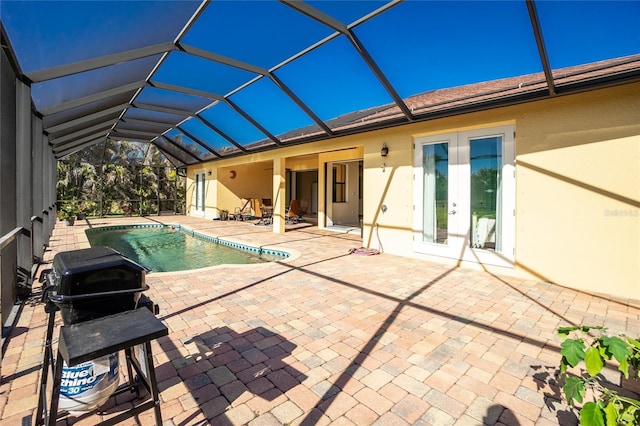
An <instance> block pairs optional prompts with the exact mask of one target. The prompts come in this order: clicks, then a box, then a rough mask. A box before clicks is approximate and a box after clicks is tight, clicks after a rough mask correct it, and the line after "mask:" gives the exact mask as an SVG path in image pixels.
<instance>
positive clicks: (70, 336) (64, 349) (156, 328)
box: [36, 308, 169, 426]
mask: <svg viewBox="0 0 640 426" xmlns="http://www.w3.org/2000/svg"><path fill="white" fill-rule="evenodd" d="M168 333H169V331H168V329H167V327H166V326H165V325H164V324H162V322H161V321H160V320H159V319H158V318H156V316H155V315H154V314H153V313H152V312H151V311H150V310H149V309H146V308H139V309H134V310H130V311H125V312H121V313H118V314H114V315H109V316H106V317H102V318H98V319H94V320H91V321H86V322H81V323H78V324H72V325H67V326H62V327H61V328H60V338H59V342H58V354H57V358H56V362H55V371H54V375H53V394H52V396H51V406H50V409H49V415H48V416H47V415H46V412H44V411H45V410H44V405H45V404H44V400H43V396H42V395H41V397H40V398H39V400H38V411H37V418H36V425H43V424H45V421H46V420H45V418H44V417H48V421H47V424H48V425H51V426H53V425H55V424H56V420H57V416H58V400H59V397H60V380H61V378H62V366H63V361H64V362H66V364H67V366H69V367H73V366H75V365H78V364H81V363H83V362H87V361H91V360H94V359H96V358H100V357H103V356H106V355H109V354H112V353H115V352H118V351H121V350H124V351H125V353H126V358H127V372H128V375H129V384H128V385H127V386H126V387H125V388H124V389H121V390H120V389H119V390H116V392H115V393H114V395H115V394H117V393H119V392H120V391H126V390H132V389H133V388H134V378H133V372H132V368H133V369H134V370H135V371H136V373H137V374H138V379H139V380H140V382H141V384H142V385H144V387H145V388H146V389H147V391H148V392H149V393H150V395H151V400H149V401H145V402H143V403H141V404H139V405H134V406H133V407H132V408H130V409H128V410H126V411H124V412H122V413H120V414H118V415H117V416H114V417H112V418H110V419H107V420H105V421H103V422H101V423H97V424H99V425H114V424H117V423H120V422H121V421H123V420H124V419H127V418H130V417H133V416H135V415H137V414H139V413H141V412H143V411H146V410H149V409H151V408H153V409H154V410H155V419H156V425H157V426H161V424H162V414H161V412H160V396H159V391H158V384H157V382H156V375H155V371H154V366H153V356H152V354H151V343H150V342H151V341H152V340H155V339H157V338H159V337H162V336H166V335H167V334H168ZM137 345H142V347H143V349H144V351H143V352H144V358H145V359H144V362H143V364H144V368H143V367H141V362H140V361H138V360H137V358H136V357H135V356H134V354H133V353H132V348H133V347H134V346H137ZM47 364H48V363H47ZM45 368H46V367H45ZM47 375H48V371H44V370H43V372H42V376H43V378H42V380H41V389H40V392H43V393H44V392H46V376H47ZM43 414H44V416H43Z"/></svg>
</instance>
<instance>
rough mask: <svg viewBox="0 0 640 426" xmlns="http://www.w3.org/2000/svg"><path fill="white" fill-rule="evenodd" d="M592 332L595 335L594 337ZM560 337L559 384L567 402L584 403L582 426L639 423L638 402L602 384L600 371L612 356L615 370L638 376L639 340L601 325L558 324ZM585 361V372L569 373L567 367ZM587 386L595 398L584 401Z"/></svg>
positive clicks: (639, 361) (581, 411) (634, 376)
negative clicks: (613, 332) (616, 363)
mask: <svg viewBox="0 0 640 426" xmlns="http://www.w3.org/2000/svg"><path fill="white" fill-rule="evenodd" d="M594 334H595V336H594ZM558 335H559V336H560V337H561V338H562V344H561V347H562V349H561V351H560V354H561V355H562V360H561V361H560V378H565V384H564V386H563V387H562V390H563V392H564V395H565V397H566V398H567V401H568V402H569V404H571V405H573V404H574V403H575V402H577V403H578V404H583V405H582V409H581V410H580V424H582V425H583V426H617V425H638V423H639V422H640V401H638V400H635V399H633V398H627V397H623V396H620V395H619V394H618V392H616V391H615V390H613V389H610V388H608V387H605V386H604V385H603V383H602V382H603V380H604V378H603V377H602V376H601V375H600V372H601V371H602V369H603V368H604V367H605V365H606V362H607V361H610V360H613V359H615V360H616V361H617V362H618V370H620V371H621V372H622V374H624V376H625V378H627V379H628V378H629V372H630V370H631V371H632V377H633V378H634V379H638V378H639V377H640V341H639V340H640V339H632V338H630V337H627V336H625V335H619V336H609V335H607V329H606V328H604V327H590V326H578V327H559V328H558ZM582 362H583V363H584V367H585V369H586V371H585V372H584V373H583V374H581V375H580V376H570V375H568V373H567V370H568V368H569V367H576V366H578V365H579V364H580V363H582ZM587 389H591V390H593V394H594V401H589V402H586V403H583V402H584V398H585V395H586V391H587Z"/></svg>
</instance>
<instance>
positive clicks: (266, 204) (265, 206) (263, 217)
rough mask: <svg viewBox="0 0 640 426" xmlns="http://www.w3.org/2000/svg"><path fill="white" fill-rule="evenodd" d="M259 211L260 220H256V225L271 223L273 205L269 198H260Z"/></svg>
mask: <svg viewBox="0 0 640 426" xmlns="http://www.w3.org/2000/svg"><path fill="white" fill-rule="evenodd" d="M259 211H260V220H259V221H258V222H256V225H271V224H272V223H273V205H272V204H271V198H262V199H260V204H259ZM256 216H257V214H256Z"/></svg>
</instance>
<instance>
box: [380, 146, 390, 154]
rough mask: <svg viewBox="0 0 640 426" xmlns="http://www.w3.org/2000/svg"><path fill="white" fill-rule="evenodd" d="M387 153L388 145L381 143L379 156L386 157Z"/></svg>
mask: <svg viewBox="0 0 640 426" xmlns="http://www.w3.org/2000/svg"><path fill="white" fill-rule="evenodd" d="M388 153H389V147H388V146H387V144H386V143H383V144H382V149H381V150H380V156H382V157H386V156H387V154H388Z"/></svg>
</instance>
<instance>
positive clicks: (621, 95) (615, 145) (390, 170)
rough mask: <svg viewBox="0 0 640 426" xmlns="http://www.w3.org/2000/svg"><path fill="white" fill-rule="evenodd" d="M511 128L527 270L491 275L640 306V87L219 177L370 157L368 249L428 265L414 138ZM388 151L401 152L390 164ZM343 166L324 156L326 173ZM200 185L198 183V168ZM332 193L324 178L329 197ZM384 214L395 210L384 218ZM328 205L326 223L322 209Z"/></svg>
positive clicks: (404, 130) (503, 112)
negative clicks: (419, 239)
mask: <svg viewBox="0 0 640 426" xmlns="http://www.w3.org/2000/svg"><path fill="white" fill-rule="evenodd" d="M504 124H512V125H514V126H515V129H516V138H515V146H516V253H515V259H516V265H515V268H513V269H510V270H509V269H498V270H496V269H495V268H490V267H485V266H481V267H484V268H486V269H488V270H490V271H494V270H495V271H497V272H500V273H509V274H524V275H527V276H531V277H533V278H535V279H542V280H547V281H551V282H554V283H557V284H560V285H563V286H568V287H573V288H577V289H581V290H584V291H588V292H594V293H604V294H609V295H612V296H614V297H616V298H632V299H636V300H640V212H639V208H638V207H639V205H640V83H636V84H627V85H623V86H616V87H612V88H608V89H601V90H597V91H590V92H585V93H582V94H575V95H570V96H559V97H556V98H554V99H548V100H543V101H537V102H531V103H528V104H523V105H515V106H511V107H503V108H497V109H493V110H488V111H481V112H477V113H470V114H466V115H462V116H455V117H448V118H443V119H438V120H433V121H427V122H421V123H415V124H411V125H404V126H399V127H395V128H390V129H384V130H380V131H375V132H368V133H363V134H360V135H353V136H348V137H344V138H336V139H332V140H329V141H324V142H317V143H310V144H305V145H299V146H295V147H290V148H283V149H280V150H278V151H273V152H265V153H261V154H256V155H252V156H249V157H241V158H238V159H231V160H223V161H219V162H216V163H211V165H210V167H211V168H214V169H215V168H216V167H228V166H236V165H237V164H248V163H252V162H256V161H262V160H264V161H266V160H270V159H271V158H273V156H274V155H275V154H276V153H277V154H278V156H282V157H284V158H292V157H296V156H302V155H308V154H311V153H318V152H324V151H334V152H335V151H339V150H342V149H346V148H349V147H359V148H360V149H361V150H362V151H360V152H361V154H359V155H361V158H362V159H363V163H364V173H363V182H364V200H363V224H364V229H363V245H364V246H367V247H375V248H382V249H383V250H384V251H385V252H386V253H391V254H396V255H400V256H407V257H424V258H426V256H422V255H418V254H416V253H414V251H413V204H414V194H413V149H414V148H413V141H414V139H415V138H416V137H418V136H423V135H429V134H437V133H446V132H451V131H463V130H468V129H474V128H482V127H494V126H498V125H504ZM383 143H386V144H387V146H388V147H389V155H388V156H387V157H384V158H383V157H381V156H380V148H381V146H382V144H383ZM333 155H335V154H321V155H320V156H319V157H318V158H319V161H318V164H319V165H320V164H323V159H331V158H332V156H333ZM307 160H308V158H307V159H305V161H304V163H305V166H304V167H306V168H308V167H309V164H308V163H309V162H308V161H307ZM289 163H290V164H292V165H293V164H296V163H295V161H293V160H291V161H290V162H289V161H288V162H287V164H289ZM383 164H384V167H383ZM207 167H209V166H207ZM194 170H195V168H194ZM223 170H224V169H223ZM256 173H257V172H256ZM188 175H189V176H190V177H192V176H193V173H192V171H191V169H190V170H189V174H188ZM260 176H261V177H260V179H265V180H268V183H269V184H270V183H271V182H273V180H272V179H271V178H270V177H269V176H268V175H266V174H265V175H264V177H262V175H260ZM220 182H221V183H220V184H219V185H218V190H217V191H218V197H219V198H220V199H221V200H222V199H224V197H226V195H225V194H226V191H229V192H233V191H231V190H230V189H229V187H228V186H227V183H224V184H223V182H224V180H223V178H222V177H221V178H220ZM323 182H324V173H323V171H322V168H320V169H319V175H318V184H319V187H323ZM323 190H324V188H320V190H319V194H323V192H322V191H323ZM207 204H209V201H207ZM382 205H386V206H387V210H386V212H384V213H383V212H382V210H381V206H382ZM318 206H319V210H320V211H319V216H318V218H319V220H321V219H322V218H323V216H322V213H321V211H322V209H323V204H322V200H319V203H318ZM321 223H322V222H321ZM440 260H442V261H447V260H446V259H440Z"/></svg>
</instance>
